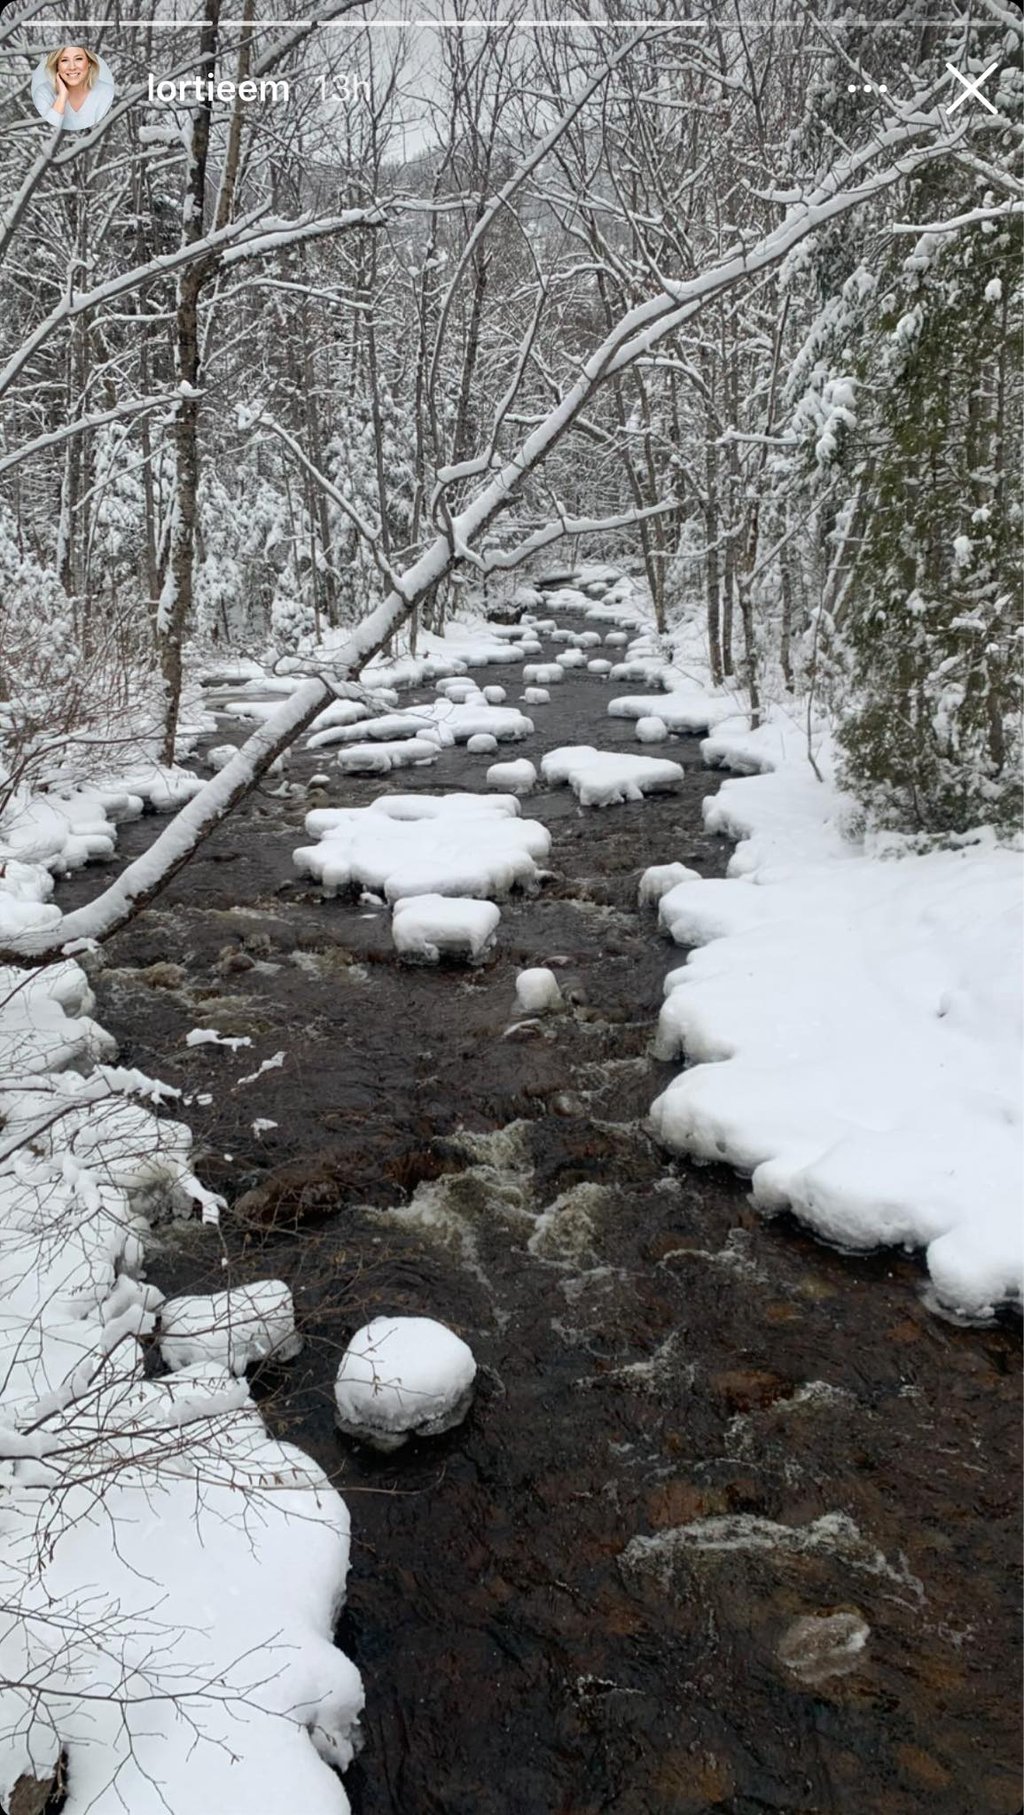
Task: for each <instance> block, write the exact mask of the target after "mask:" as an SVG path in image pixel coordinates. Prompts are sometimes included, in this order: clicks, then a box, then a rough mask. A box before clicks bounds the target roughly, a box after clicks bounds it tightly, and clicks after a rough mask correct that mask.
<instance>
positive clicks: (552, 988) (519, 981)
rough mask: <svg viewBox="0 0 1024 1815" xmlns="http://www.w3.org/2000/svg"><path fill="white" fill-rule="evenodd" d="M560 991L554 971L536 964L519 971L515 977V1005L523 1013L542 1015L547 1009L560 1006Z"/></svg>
mask: <svg viewBox="0 0 1024 1815" xmlns="http://www.w3.org/2000/svg"><path fill="white" fill-rule="evenodd" d="M561 1006H562V992H561V990H560V989H559V987H558V979H557V977H556V976H555V973H554V971H551V970H548V968H547V966H546V965H542V964H538V965H535V966H533V967H532V968H531V969H530V970H525V971H520V972H519V974H518V976H517V977H516V1007H517V1008H520V1009H521V1010H522V1012H523V1014H524V1015H543V1014H546V1013H547V1011H548V1010H549V1009H554V1008H561Z"/></svg>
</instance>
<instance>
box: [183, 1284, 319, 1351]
mask: <svg viewBox="0 0 1024 1815" xmlns="http://www.w3.org/2000/svg"><path fill="white" fill-rule="evenodd" d="M301 1349H302V1338H301V1336H299V1335H298V1334H297V1333H296V1329H295V1307H294V1306H293V1304H292V1295H291V1293H290V1292H289V1290H288V1287H287V1286H286V1285H285V1283H284V1281H283V1280H281V1279H261V1280H257V1281H256V1283H255V1284H254V1285H251V1286H235V1287H233V1288H232V1290H231V1291H230V1292H217V1293H214V1294H213V1296H212V1297H191V1298H169V1299H168V1300H167V1301H166V1303H165V1304H164V1305H163V1306H162V1307H161V1310H160V1353H161V1355H162V1356H163V1358H164V1360H165V1362H166V1363H167V1366H168V1367H169V1368H171V1369H172V1370H177V1369H178V1368H188V1367H193V1366H195V1365H196V1364H198V1363H202V1362H207V1361H212V1362H216V1363H217V1364H218V1365H219V1366H221V1367H224V1368H227V1370H228V1372H229V1373H231V1374H244V1373H245V1371H246V1368H249V1367H252V1366H253V1365H254V1363H255V1362H257V1361H266V1360H267V1359H268V1358H269V1357H270V1356H273V1358H274V1360H275V1361H291V1360H293V1358H294V1357H295V1356H296V1355H298V1354H299V1353H300V1351H301Z"/></svg>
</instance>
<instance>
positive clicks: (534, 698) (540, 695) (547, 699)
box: [523, 687, 551, 706]
mask: <svg viewBox="0 0 1024 1815" xmlns="http://www.w3.org/2000/svg"><path fill="white" fill-rule="evenodd" d="M523 700H524V702H525V704H526V705H527V706H548V705H550V703H551V695H550V693H549V692H548V690H547V688H546V687H527V688H525V689H524V692H523Z"/></svg>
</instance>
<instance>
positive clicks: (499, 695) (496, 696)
mask: <svg viewBox="0 0 1024 1815" xmlns="http://www.w3.org/2000/svg"><path fill="white" fill-rule="evenodd" d="M507 698H508V695H507V693H506V692H505V689H504V687H485V688H484V699H485V700H486V701H487V704H488V705H489V706H503V705H504V703H505V701H506V699H507Z"/></svg>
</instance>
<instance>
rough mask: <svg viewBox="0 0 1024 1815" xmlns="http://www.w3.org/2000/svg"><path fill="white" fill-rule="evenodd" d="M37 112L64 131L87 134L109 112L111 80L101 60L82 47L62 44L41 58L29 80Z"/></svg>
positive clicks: (108, 70) (93, 52)
mask: <svg viewBox="0 0 1024 1815" xmlns="http://www.w3.org/2000/svg"><path fill="white" fill-rule="evenodd" d="M32 99H33V101H34V102H35V104H36V111H37V112H38V113H40V114H41V115H42V117H43V119H44V120H48V121H49V123H50V125H51V126H60V127H62V128H63V129H64V131H65V132H87V131H88V129H89V127H90V126H95V125H96V122H97V121H98V120H102V118H103V116H104V114H107V113H109V112H110V105H111V102H112V101H113V99H114V78H113V76H112V75H111V72H110V69H109V67H108V65H107V64H106V63H104V61H103V58H102V57H98V56H97V55H96V52H95V51H94V50H87V49H86V48H85V45H84V44H62V45H60V46H59V48H58V49H57V50H51V52H50V54H49V56H48V57H44V58H43V60H42V62H41V63H40V65H39V67H38V69H37V70H36V72H35V74H34V75H33V77H32Z"/></svg>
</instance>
